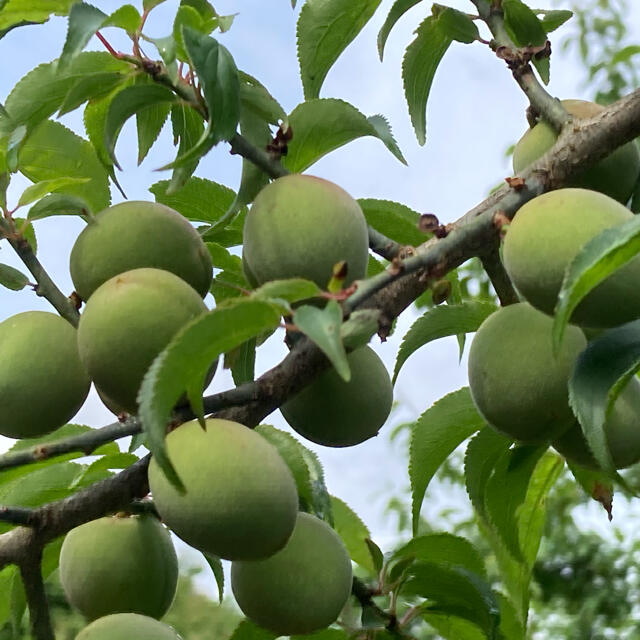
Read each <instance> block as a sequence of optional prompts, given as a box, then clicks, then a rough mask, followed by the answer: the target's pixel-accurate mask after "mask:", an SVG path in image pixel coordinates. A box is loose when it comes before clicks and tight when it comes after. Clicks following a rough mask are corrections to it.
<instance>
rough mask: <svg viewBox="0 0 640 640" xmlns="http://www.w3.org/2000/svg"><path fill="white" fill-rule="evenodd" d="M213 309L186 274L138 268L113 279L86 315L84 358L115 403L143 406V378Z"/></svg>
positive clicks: (83, 322) (128, 407) (91, 301)
mask: <svg viewBox="0 0 640 640" xmlns="http://www.w3.org/2000/svg"><path fill="white" fill-rule="evenodd" d="M206 310H207V307H206V306H205V304H204V302H203V301H202V298H201V297H200V296H199V295H198V293H197V292H196V290H195V289H193V288H192V287H191V286H189V285H188V284H187V283H186V282H185V281H184V280H182V279H181V278H179V277H178V276H176V275H174V274H173V273H169V272H168V271H162V270H160V269H134V270H133V271H127V272H125V273H121V274H120V275H117V276H115V277H114V278H111V280H107V282H105V283H104V284H103V285H101V286H100V287H98V289H96V291H95V292H94V294H93V295H92V296H91V298H90V299H89V301H88V302H87V305H86V307H85V310H84V313H83V314H82V315H81V316H80V324H79V326H78V345H79V348H80V358H81V359H82V362H83V363H84V365H85V367H86V369H87V371H88V372H89V375H90V376H91V378H92V379H93V381H94V382H95V384H96V387H98V388H99V389H100V391H101V392H102V393H103V394H104V395H105V396H106V397H108V398H109V399H110V400H111V401H112V402H113V403H115V405H117V406H119V407H122V408H123V409H124V410H126V411H129V412H130V413H135V412H136V410H137V395H138V390H139V388H140V383H141V382H142V378H143V377H144V374H145V373H146V372H147V369H148V368H149V366H150V365H151V363H152V362H153V361H154V359H155V358H156V356H157V355H158V354H159V353H160V352H161V351H162V350H163V349H164V348H165V347H166V346H167V344H169V342H170V341H171V339H172V338H173V337H174V336H175V334H176V333H178V331H179V330H180V329H182V327H184V325H186V324H187V323H188V322H189V321H190V320H192V319H193V318H195V317H197V316H199V315H200V314H201V313H204V312H205V311H206Z"/></svg>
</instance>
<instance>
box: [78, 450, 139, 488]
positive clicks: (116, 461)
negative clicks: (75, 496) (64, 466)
mask: <svg viewBox="0 0 640 640" xmlns="http://www.w3.org/2000/svg"><path fill="white" fill-rule="evenodd" d="M137 461H138V456H134V455H133V454H132V453H119V452H118V453H113V454H110V455H106V456H102V457H100V458H98V459H97V460H94V461H93V462H92V463H91V464H90V465H88V466H86V467H85V468H84V470H82V471H81V472H80V473H79V474H78V475H77V476H76V477H75V478H74V481H73V482H72V483H71V488H72V489H75V488H76V487H80V486H82V485H83V484H84V483H86V482H87V480H88V479H90V478H92V477H93V474H95V473H96V471H106V470H109V469H126V468H127V467H130V466H131V465H132V464H133V463H134V462H137ZM91 481H93V480H91Z"/></svg>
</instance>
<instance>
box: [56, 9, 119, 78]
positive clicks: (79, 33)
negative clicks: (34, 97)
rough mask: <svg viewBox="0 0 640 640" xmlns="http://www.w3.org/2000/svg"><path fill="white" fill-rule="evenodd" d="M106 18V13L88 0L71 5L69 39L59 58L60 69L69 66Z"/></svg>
mask: <svg viewBox="0 0 640 640" xmlns="http://www.w3.org/2000/svg"><path fill="white" fill-rule="evenodd" d="M106 20H107V16H106V14H104V13H102V11H100V9H97V8H96V7H94V6H93V5H90V4H87V3H86V2H76V3H75V4H74V5H73V6H72V7H71V11H70V12H69V28H68V31H67V39H66V40H65V43H64V47H63V48H62V55H61V56H60V59H59V60H58V69H61V70H63V71H64V70H65V69H66V68H67V67H68V66H69V64H70V63H71V60H73V58H75V57H76V56H77V55H78V54H79V53H80V52H81V51H82V50H83V49H84V48H85V47H86V46H87V43H88V42H89V40H90V39H91V37H92V36H93V35H94V34H95V32H96V31H97V30H98V29H100V27H101V26H102V24H103V23H104V22H105V21H106Z"/></svg>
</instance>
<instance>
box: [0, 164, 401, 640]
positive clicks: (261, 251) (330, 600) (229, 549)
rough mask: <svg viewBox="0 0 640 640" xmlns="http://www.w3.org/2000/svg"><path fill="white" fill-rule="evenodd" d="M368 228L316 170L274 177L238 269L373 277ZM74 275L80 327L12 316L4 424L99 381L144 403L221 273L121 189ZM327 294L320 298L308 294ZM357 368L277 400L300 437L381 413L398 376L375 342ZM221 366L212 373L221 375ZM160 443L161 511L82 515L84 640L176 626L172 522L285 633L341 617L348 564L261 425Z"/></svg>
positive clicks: (72, 557)
mask: <svg viewBox="0 0 640 640" xmlns="http://www.w3.org/2000/svg"><path fill="white" fill-rule="evenodd" d="M367 261H368V236H367V226H366V222H365V218H364V215H363V213H362V210H361V209H360V206H359V205H358V203H357V202H356V201H355V200H354V199H353V198H351V196H349V195H348V194H347V193H346V192H345V191H343V190H342V189H341V188H340V187H338V186H337V185H335V184H333V183H331V182H328V181H326V180H322V179H320V178H315V177H311V176H303V175H292V176H287V177H284V178H280V179H278V180H276V181H275V182H273V183H271V184H270V185H268V186H267V187H265V188H264V189H263V191H262V192H261V193H260V194H259V195H258V197H257V198H256V200H255V202H254V204H253V206H252V207H251V210H250V211H249V213H248V215H247V218H246V223H245V228H244V246H243V267H244V270H245V273H246V277H247V279H248V280H249V281H250V283H251V285H252V286H254V287H256V286H260V285H261V284H264V283H266V282H269V281H271V280H274V279H285V278H306V279H309V280H312V281H314V282H315V283H316V284H317V285H318V286H319V287H321V288H322V289H325V288H327V285H328V283H329V281H330V280H331V278H332V275H333V273H334V268H335V266H336V265H337V264H340V265H342V269H343V272H344V269H345V267H346V278H345V279H344V283H345V286H347V285H350V284H351V283H353V282H354V281H355V280H358V279H361V278H363V277H365V275H366V267H367ZM70 271H71V277H72V280H73V283H74V287H75V290H76V293H77V295H78V297H79V298H80V299H81V300H83V301H84V309H83V310H82V313H81V315H80V321H79V324H78V328H77V329H75V328H74V327H73V326H71V324H69V323H68V322H66V321H65V320H63V319H61V318H59V317H58V316H55V315H53V314H50V313H43V312H28V313H23V314H19V315H17V316H14V317H12V318H9V319H8V320H6V321H5V322H4V323H2V325H0V389H1V390H2V391H3V398H4V397H5V391H6V397H7V398H8V399H9V400H8V403H5V404H3V406H2V407H0V434H2V435H6V436H9V437H14V438H24V437H35V436H41V435H44V434H46V433H49V432H51V431H53V430H54V429H56V428H58V427H60V426H62V425H63V424H65V423H66V422H68V421H69V420H70V419H71V418H72V417H73V416H74V415H75V413H76V412H77V411H78V409H79V408H80V406H81V405H82V404H83V402H84V400H85V398H86V395H87V393H88V390H89V386H90V384H91V383H92V382H93V384H94V385H95V387H96V389H97V391H98V393H99V395H100V397H101V398H102V400H103V402H104V403H105V405H106V406H107V407H109V408H110V409H111V410H112V411H113V412H114V413H116V414H121V413H134V414H135V413H136V412H137V408H138V391H139V388H140V384H141V381H142V379H143V377H144V375H145V373H146V371H147V370H148V368H149V366H150V365H151V363H152V362H153V360H154V359H155V358H156V357H157V355H158V354H159V353H160V352H161V351H162V350H163V349H164V348H165V346H166V345H167V344H168V343H169V342H170V341H171V339H172V338H173V336H175V335H176V333H177V332H178V331H180V329H181V328H183V327H184V326H185V325H186V324H187V323H189V322H190V321H191V320H192V319H194V318H196V317H197V316H199V315H200V314H202V313H205V312H206V311H207V307H206V306H205V303H204V301H203V298H204V296H205V295H206V294H207V292H208V291H209V288H210V286H211V281H212V272H213V268H212V262H211V257H210V254H209V251H208V249H207V246H206V244H205V243H204V242H203V241H202V239H201V236H200V235H199V234H198V232H197V231H196V230H195V229H194V227H193V226H192V225H191V224H190V223H189V222H188V221H187V220H186V219H185V218H183V217H182V216H181V215H180V214H178V213H177V212H175V211H173V210H172V209H170V208H168V207H166V206H164V205H161V204H157V203H149V202H127V203H123V204H119V205H115V206H112V207H109V208H108V209H106V210H104V211H102V212H101V213H99V214H97V215H96V216H95V217H93V218H92V219H91V220H90V221H89V223H88V225H87V227H86V228H85V229H84V230H83V231H82V233H81V234H80V235H79V237H78V239H77V241H76V243H75V244H74V247H73V249H72V252H71V259H70ZM308 303H309V304H318V301H317V300H316V301H308ZM348 360H349V365H350V368H351V379H350V381H349V382H344V381H343V380H342V379H341V378H340V377H339V376H338V374H337V373H336V372H335V371H334V370H333V369H332V368H329V369H327V370H326V371H325V372H324V373H322V374H321V375H320V376H319V377H318V378H317V379H316V380H315V381H314V382H313V383H312V384H310V385H309V386H307V387H306V388H305V389H303V390H302V391H301V392H300V393H298V395H296V396H294V397H292V398H291V399H290V400H289V401H288V402H286V403H285V404H284V405H283V406H282V408H281V409H282V414H283V415H284V417H285V419H286V420H287V421H288V422H289V424H290V425H291V426H292V427H293V429H295V430H296V431H297V432H298V433H300V434H301V435H303V436H304V437H305V438H307V439H309V440H312V441H313V442H316V443H319V444H322V445H326V446H331V447H346V446H353V445H356V444H359V443H361V442H363V441H365V440H367V439H369V438H371V437H373V436H375V435H376V434H377V433H378V431H379V429H380V428H381V427H382V425H383V424H384V422H385V421H386V419H387V417H388V415H389V413H390V410H391V405H392V400H393V394H392V386H391V381H390V378H389V375H388V373H387V371H386V368H385V367H384V365H383V363H382V361H381V360H380V358H379V357H378V356H377V355H376V354H375V352H374V351H373V350H372V349H370V348H369V347H366V346H365V347H361V348H359V349H356V350H355V351H353V352H351V353H350V354H348ZM214 370H215V363H213V364H212V367H211V370H210V375H213V372H214ZM166 448H167V454H168V456H169V459H170V460H171V462H172V464H173V466H174V468H175V470H176V472H177V473H178V475H179V477H180V479H181V481H182V483H183V485H184V487H185V489H186V491H184V492H182V491H180V490H178V489H177V488H176V487H175V486H174V485H172V484H171V482H169V480H168V479H167V478H166V477H165V475H164V473H163V472H162V471H161V470H160V468H159V466H158V465H157V464H156V462H155V460H152V461H151V464H150V467H149V474H148V475H149V486H150V489H151V493H152V497H153V500H154V504H155V507H156V509H157V513H158V514H159V516H160V518H161V520H158V519H157V518H156V517H155V516H151V515H145V516H139V515H127V514H124V513H123V514H117V515H115V516H110V517H105V518H101V519H99V520H95V521H92V522H89V523H87V524H84V525H82V526H79V527H77V528H76V529H73V530H72V531H71V532H70V533H69V534H68V535H67V537H66V538H65V541H64V544H63V547H62V551H61V555H60V578H61V582H62V586H63V588H64V591H65V594H66V596H67V598H68V600H69V602H70V603H71V604H72V605H73V606H74V607H75V608H77V609H78V610H79V611H80V612H81V613H82V614H83V615H84V616H85V617H86V618H87V620H89V621H90V624H89V626H87V627H86V628H85V629H84V630H83V631H82V632H81V634H80V636H79V638H82V639H83V640H90V639H95V640H102V639H103V638H107V637H108V638H113V639H114V640H119V639H120V638H125V637H126V638H131V637H138V638H149V639H151V638H154V639H155V638H158V639H159V640H161V639H163V638H167V639H169V638H176V637H177V636H176V634H175V632H174V631H173V630H171V629H170V628H168V627H166V626H165V625H163V624H162V623H160V622H158V620H159V619H160V618H161V617H162V616H163V615H164V614H165V613H166V611H167V609H168V608H169V606H170V604H171V602H172V600H173V597H174V594H175V589H176V584H177V560H176V554H175V551H174V548H173V545H172V543H171V539H170V536H169V530H171V531H173V532H174V533H175V534H176V535H177V536H179V537H180V538H181V539H182V540H184V541H185V542H186V543H187V544H189V545H190V546H192V547H194V548H196V549H198V550H200V551H202V552H203V553H205V554H207V555H210V556H215V557H218V558H222V559H226V560H230V561H232V570H231V574H232V590H233V593H234V595H235V598H236V600H237V602H238V604H239V606H240V608H241V609H242V611H243V612H244V613H245V614H246V615H247V617H249V618H250V619H251V620H253V621H254V622H256V623H257V624H259V625H261V626H263V627H265V628H267V629H269V630H271V631H273V632H275V633H277V634H279V635H290V634H304V633H310V632H313V631H316V630H319V629H322V628H324V627H326V626H328V625H330V624H332V623H333V622H334V621H335V620H336V619H337V617H338V615H339V614H340V611H341V610H342V608H343V606H344V605H345V603H346V601H347V598H348V597H349V594H350V591H351V582H352V574H351V560H350V558H349V555H348V553H347V551H346V549H345V547H344V544H343V543H342V541H341V540H340V538H339V537H338V535H337V534H336V533H335V532H334V531H333V529H331V527H329V526H328V525H327V524H326V523H324V522H323V521H322V520H320V519H318V518H316V517H315V516H313V515H310V514H307V513H302V512H299V511H298V506H299V499H298V492H297V487H296V483H295V480H294V477H293V475H292V473H291V471H290V469H289V467H288V466H287V464H286V463H285V461H284V460H283V458H282V457H281V456H280V454H279V453H278V451H277V449H276V448H275V447H274V446H272V445H271V444H270V443H268V442H267V440H266V439H265V438H263V437H262V436H261V435H260V434H259V433H257V432H255V431H253V430H251V429H247V428H246V427H245V426H244V425H241V424H238V423H236V422H231V421H228V420H220V419H212V418H211V419H208V420H206V422H205V424H204V425H201V424H200V423H198V422H197V421H193V422H188V423H185V424H182V425H180V426H179V427H177V428H175V429H174V430H173V431H171V432H170V433H169V434H168V435H167V438H166Z"/></svg>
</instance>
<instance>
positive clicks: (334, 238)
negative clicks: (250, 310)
mask: <svg viewBox="0 0 640 640" xmlns="http://www.w3.org/2000/svg"><path fill="white" fill-rule="evenodd" d="M243 237H244V245H243V261H244V272H245V275H246V277H247V279H248V280H249V282H251V283H252V284H254V283H255V285H260V284H264V283H265V282H268V281H270V280H278V279H285V278H306V279H307V280H313V281H314V282H315V283H316V284H317V285H318V286H319V287H320V288H321V289H326V288H327V285H328V283H329V280H330V279H331V276H332V273H333V267H334V265H335V264H337V263H338V262H341V261H345V262H346V264H347V276H346V279H345V281H344V285H345V286H347V285H349V284H350V283H351V282H353V281H354V280H358V279H360V278H364V277H365V276H366V273H367V261H368V251H369V249H368V247H369V240H368V232H367V223H366V220H365V218H364V214H363V213H362V209H361V208H360V205H359V204H358V203H357V201H356V200H354V199H353V198H352V197H351V196H350V195H349V194H348V193H347V192H346V191H344V190H343V189H341V188H340V187H338V186H337V185H335V184H333V183H332V182H329V181H327V180H323V179H322V178H316V177H313V176H307V175H301V174H294V175H289V176H284V177H282V178H278V179H277V180H275V181H274V182H272V183H270V184H268V185H267V186H266V187H264V189H262V191H260V193H259V194H258V196H257V197H256V199H255V201H254V203H253V206H252V207H251V210H250V211H249V213H248V215H247V218H246V220H245V224H244V233H243ZM255 285H254V286H255Z"/></svg>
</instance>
